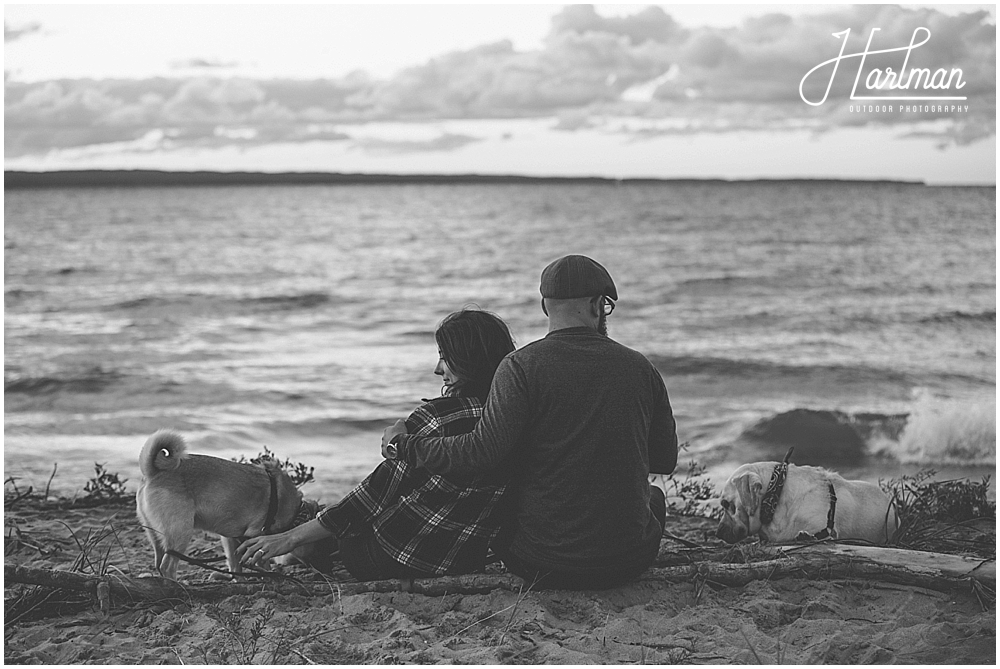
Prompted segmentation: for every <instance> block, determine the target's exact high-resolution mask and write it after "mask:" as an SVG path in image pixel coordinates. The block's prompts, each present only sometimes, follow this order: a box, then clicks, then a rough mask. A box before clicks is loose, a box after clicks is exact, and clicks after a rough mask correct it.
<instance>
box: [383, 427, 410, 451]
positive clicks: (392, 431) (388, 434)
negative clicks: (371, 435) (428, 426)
mask: <svg viewBox="0 0 1000 669" xmlns="http://www.w3.org/2000/svg"><path fill="white" fill-rule="evenodd" d="M397 434H406V421H405V420H403V419H402V418H400V419H399V420H397V421H396V422H395V423H393V424H392V425H390V426H389V427H387V428H385V432H383V433H382V457H383V458H385V459H387V460H388V459H389V454H388V453H386V451H385V447H386V446H387V445H388V444H389V440H390V439H392V438H393V437H395V436H396V435H397Z"/></svg>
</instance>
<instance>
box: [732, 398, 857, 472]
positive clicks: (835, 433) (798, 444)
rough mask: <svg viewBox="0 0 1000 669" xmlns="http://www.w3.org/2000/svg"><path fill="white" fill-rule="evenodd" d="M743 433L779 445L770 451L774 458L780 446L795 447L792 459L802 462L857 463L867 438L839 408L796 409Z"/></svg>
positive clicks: (819, 463) (746, 436) (761, 422)
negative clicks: (862, 435) (835, 409)
mask: <svg viewBox="0 0 1000 669" xmlns="http://www.w3.org/2000/svg"><path fill="white" fill-rule="evenodd" d="M742 436H743V437H744V438H745V439H750V440H752V441H756V442H759V443H762V444H764V445H765V446H777V447H779V449H778V450H777V451H775V450H773V449H772V450H771V453H772V455H773V456H775V457H777V456H778V454H779V452H780V448H785V447H793V448H794V449H795V450H794V455H793V457H792V459H791V461H792V462H794V463H795V464H799V465H825V464H848V463H850V464H855V463H858V462H860V461H861V460H862V459H863V458H864V457H865V455H866V449H865V440H864V439H863V438H862V437H861V435H860V434H859V433H858V431H857V430H856V429H854V427H853V426H852V425H851V421H850V419H849V416H848V415H847V414H844V413H841V412H839V411H816V410H813V409H794V410H792V411H787V412H784V413H780V414H777V415H774V416H771V417H768V418H765V419H763V420H761V421H759V422H758V423H756V424H755V425H753V426H751V427H749V428H747V429H746V430H744V431H743V435H742Z"/></svg>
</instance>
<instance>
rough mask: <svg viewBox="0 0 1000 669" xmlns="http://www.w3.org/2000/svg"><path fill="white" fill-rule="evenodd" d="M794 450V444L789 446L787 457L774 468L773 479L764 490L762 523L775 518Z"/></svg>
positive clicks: (761, 506) (761, 507) (761, 511)
mask: <svg viewBox="0 0 1000 669" xmlns="http://www.w3.org/2000/svg"><path fill="white" fill-rule="evenodd" d="M794 450H795V447H794V446H792V447H791V448H789V449H788V453H785V459H784V460H783V461H782V462H781V464H780V465H778V466H777V467H775V468H774V472H773V473H772V474H771V480H770V482H768V484H767V490H765V491H764V496H763V497H761V498H760V523H761V525H767V524H768V523H770V522H771V521H772V520H774V512H775V510H777V508H778V500H779V499H781V491H782V489H783V488H784V487H785V478H786V477H787V476H788V460H789V459H790V458H791V457H792V451H794Z"/></svg>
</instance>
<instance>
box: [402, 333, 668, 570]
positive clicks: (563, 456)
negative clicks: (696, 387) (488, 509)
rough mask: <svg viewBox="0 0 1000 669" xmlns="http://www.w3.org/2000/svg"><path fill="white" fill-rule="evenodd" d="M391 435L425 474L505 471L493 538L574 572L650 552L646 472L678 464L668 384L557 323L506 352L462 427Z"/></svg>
mask: <svg viewBox="0 0 1000 669" xmlns="http://www.w3.org/2000/svg"><path fill="white" fill-rule="evenodd" d="M397 443H398V445H399V450H400V456H401V457H402V458H404V459H405V460H406V461H407V462H409V463H410V464H413V465H418V466H423V467H426V468H427V469H428V470H429V471H431V472H432V473H435V474H442V475H445V474H451V475H457V476H472V475H476V474H481V473H484V472H487V471H490V470H492V469H494V468H495V467H498V466H503V467H505V468H507V469H509V471H510V472H511V480H510V484H509V486H508V491H509V494H510V495H511V496H512V498H511V500H510V508H511V518H510V520H509V521H508V523H507V527H505V528H504V532H503V535H504V536H505V537H506V538H507V540H508V541H509V544H508V545H507V546H506V548H505V550H507V551H510V552H511V553H513V555H514V556H516V557H517V558H520V559H521V560H524V561H526V562H530V563H533V564H535V565H537V566H538V567H544V568H548V569H552V570H555V571H558V572H570V573H581V572H584V573H585V572H591V571H597V570H601V571H603V570H614V569H617V568H621V567H624V566H626V565H632V564H633V563H636V562H637V560H638V561H641V562H643V563H644V565H643V566H642V567H641V568H645V566H648V564H649V562H651V561H652V557H655V554H656V547H657V546H658V545H659V539H660V535H661V531H662V528H660V526H659V523H658V521H657V520H656V519H655V518H654V517H653V515H652V514H651V512H650V508H649V484H648V475H649V473H650V472H652V473H662V474H667V473H670V472H672V471H673V469H674V466H675V465H676V463H677V433H676V425H675V422H674V417H673V412H672V411H671V408H670V402H669V400H668V398H667V390H666V387H665V386H664V384H663V379H662V377H661V376H660V373H659V372H658V371H657V370H656V368H655V367H653V365H652V364H651V363H650V362H649V361H648V360H646V358H645V357H644V356H643V355H642V354H640V353H638V352H636V351H633V350H632V349H630V348H627V347H625V346H622V345H621V344H619V343H617V342H615V341H613V340H611V339H609V338H608V337H606V336H604V335H601V334H598V333H597V332H595V331H594V330H592V329H590V328H585V327H579V328H568V329H564V330H556V331H555V332H550V333H549V334H548V336H546V337H545V338H544V339H541V340H539V341H536V342H533V343H531V344H528V345H527V346H525V347H524V348H522V349H520V350H518V351H515V352H514V353H511V354H510V355H508V356H507V357H506V358H505V359H504V360H503V362H501V364H500V367H499V368H498V369H497V372H496V376H495V377H494V379H493V387H492V389H491V390H490V395H489V399H488V401H487V403H486V407H485V409H484V412H483V417H482V419H481V420H480V422H479V424H478V425H477V427H476V429H475V430H474V431H473V432H471V433H469V434H464V435H458V436H454V437H444V438H416V437H412V436H405V435H404V436H401V437H400V438H399V439H398V440H397Z"/></svg>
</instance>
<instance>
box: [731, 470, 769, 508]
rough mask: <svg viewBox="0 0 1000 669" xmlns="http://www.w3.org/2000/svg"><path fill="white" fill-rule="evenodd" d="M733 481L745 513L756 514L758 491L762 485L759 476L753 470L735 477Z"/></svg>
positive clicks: (758, 504) (758, 505) (758, 506)
mask: <svg viewBox="0 0 1000 669" xmlns="http://www.w3.org/2000/svg"><path fill="white" fill-rule="evenodd" d="M735 483H736V492H738V493H739V495H740V502H742V504H743V508H744V509H745V510H746V512H747V515H750V516H754V515H756V514H757V510H758V509H760V491H761V489H763V487H764V484H763V483H762V482H761V480H760V477H759V476H757V474H756V473H754V472H747V473H746V474H741V475H740V476H739V477H737V479H736V481H735Z"/></svg>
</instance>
